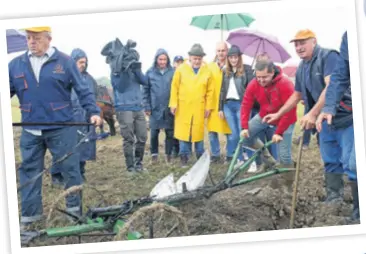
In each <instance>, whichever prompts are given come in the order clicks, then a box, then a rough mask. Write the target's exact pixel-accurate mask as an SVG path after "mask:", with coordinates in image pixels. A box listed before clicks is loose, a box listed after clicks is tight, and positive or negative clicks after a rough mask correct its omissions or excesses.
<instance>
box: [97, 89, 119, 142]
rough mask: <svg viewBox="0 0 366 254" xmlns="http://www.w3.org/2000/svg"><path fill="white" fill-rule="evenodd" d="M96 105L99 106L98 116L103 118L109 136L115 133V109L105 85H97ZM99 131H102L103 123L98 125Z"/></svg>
mask: <svg viewBox="0 0 366 254" xmlns="http://www.w3.org/2000/svg"><path fill="white" fill-rule="evenodd" d="M96 102H97V105H98V107H99V108H100V118H101V119H103V120H105V121H106V122H107V124H108V126H109V130H110V133H111V136H115V135H116V128H115V127H114V124H115V120H114V115H115V110H114V106H113V101H112V97H111V96H110V95H109V92H108V88H107V87H106V86H98V96H97V101H96ZM100 131H101V133H104V128H103V124H102V125H101V126H100Z"/></svg>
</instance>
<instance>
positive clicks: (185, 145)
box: [169, 44, 214, 167]
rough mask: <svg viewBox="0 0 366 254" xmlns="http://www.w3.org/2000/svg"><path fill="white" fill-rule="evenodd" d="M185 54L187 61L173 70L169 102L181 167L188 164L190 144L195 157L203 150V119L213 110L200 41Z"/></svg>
mask: <svg viewBox="0 0 366 254" xmlns="http://www.w3.org/2000/svg"><path fill="white" fill-rule="evenodd" d="M188 55H189V60H188V61H186V62H184V63H183V64H181V65H180V66H179V67H178V69H177V70H176V71H175V74H174V77H173V81H172V86H171V94H170V102H169V107H170V109H171V112H172V114H173V115H175V122H174V137H175V138H176V139H178V140H179V141H180V142H179V146H180V147H179V150H180V157H181V162H182V166H183V167H186V166H187V163H188V157H189V154H190V149H189V148H190V147H191V146H192V143H194V146H195V153H196V156H197V159H199V157H200V156H201V155H202V154H203V153H204V143H203V139H204V131H205V118H208V117H209V115H210V113H211V111H212V110H213V109H214V105H213V95H214V94H213V92H214V83H213V77H212V74H211V71H210V70H209V68H208V66H207V65H205V64H203V61H202V59H203V57H204V56H205V55H206V54H205V53H204V51H203V48H202V46H201V45H200V44H194V45H193V46H192V48H191V50H190V51H189V52H188Z"/></svg>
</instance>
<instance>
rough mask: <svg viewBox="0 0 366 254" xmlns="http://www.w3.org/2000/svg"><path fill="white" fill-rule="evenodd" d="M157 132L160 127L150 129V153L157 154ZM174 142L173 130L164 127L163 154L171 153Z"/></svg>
mask: <svg viewBox="0 0 366 254" xmlns="http://www.w3.org/2000/svg"><path fill="white" fill-rule="evenodd" d="M159 133H160V129H150V152H151V155H158V154H159ZM173 142H174V130H173V129H165V154H166V155H171V154H172V150H173Z"/></svg>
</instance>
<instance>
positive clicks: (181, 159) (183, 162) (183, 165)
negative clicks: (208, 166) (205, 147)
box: [180, 154, 188, 168]
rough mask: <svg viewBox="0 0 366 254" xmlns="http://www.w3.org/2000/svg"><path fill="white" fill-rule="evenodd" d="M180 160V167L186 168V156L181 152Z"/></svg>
mask: <svg viewBox="0 0 366 254" xmlns="http://www.w3.org/2000/svg"><path fill="white" fill-rule="evenodd" d="M180 162H181V166H182V168H187V167H188V156H187V155H183V154H182V155H181V156H180Z"/></svg>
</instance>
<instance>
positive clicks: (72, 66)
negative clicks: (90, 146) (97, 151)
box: [9, 27, 101, 229]
mask: <svg viewBox="0 0 366 254" xmlns="http://www.w3.org/2000/svg"><path fill="white" fill-rule="evenodd" d="M25 30H26V33H27V43H28V49H29V50H28V51H27V52H25V53H24V54H22V55H20V56H18V57H16V58H15V59H13V60H12V61H11V62H10V63H9V81H10V93H11V95H10V96H11V97H13V96H14V95H15V94H16V95H17V97H18V99H19V103H20V110H21V113H22V122H23V123H45V124H52V123H68V122H73V111H72V104H71V91H72V89H74V91H75V92H76V94H77V96H78V98H79V100H80V104H81V106H82V107H83V109H85V111H86V115H87V116H88V119H90V122H91V123H93V124H95V125H100V124H101V119H100V117H99V114H100V110H99V108H98V107H97V105H96V102H95V98H94V95H93V93H92V92H91V90H90V89H89V87H88V84H87V83H86V82H85V81H84V80H83V79H82V77H81V74H80V72H79V70H78V68H77V66H76V63H75V61H74V60H73V59H72V58H70V57H69V56H68V55H66V54H64V53H62V52H60V51H59V50H58V49H57V48H55V47H51V46H50V43H51V40H52V36H51V28H50V27H31V28H27V29H25ZM76 142H77V132H76V128H75V126H64V125H62V126H60V125H58V126H55V125H34V126H30V127H28V126H27V127H24V128H23V131H22V134H21V137H20V152H21V156H22V164H21V166H20V168H19V182H20V185H21V186H23V185H24V184H26V183H27V185H24V187H23V188H22V189H21V192H20V197H21V219H20V222H21V228H22V229H25V226H28V225H30V224H32V223H34V222H36V221H39V220H41V219H42V213H43V207H42V196H41V193H42V178H37V179H36V180H34V181H33V178H34V177H35V176H37V175H38V174H39V173H40V172H42V170H43V168H44V156H45V153H46V149H49V151H50V152H51V154H52V157H53V158H54V159H56V160H58V159H60V158H61V157H63V156H64V155H66V154H67V153H69V152H71V151H72V149H73V147H75V146H76ZM59 167H60V169H61V173H62V176H63V178H64V181H65V189H68V188H70V187H72V186H76V185H80V184H81V175H80V169H79V156H78V154H77V153H74V154H72V155H71V156H69V157H68V158H66V159H64V160H63V161H62V162H61V163H60V164H59ZM28 183H29V184H28ZM81 205H82V202H81V197H80V194H71V195H68V196H67V197H66V207H67V208H66V211H67V212H69V213H73V214H80V212H81V210H80V208H81Z"/></svg>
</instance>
